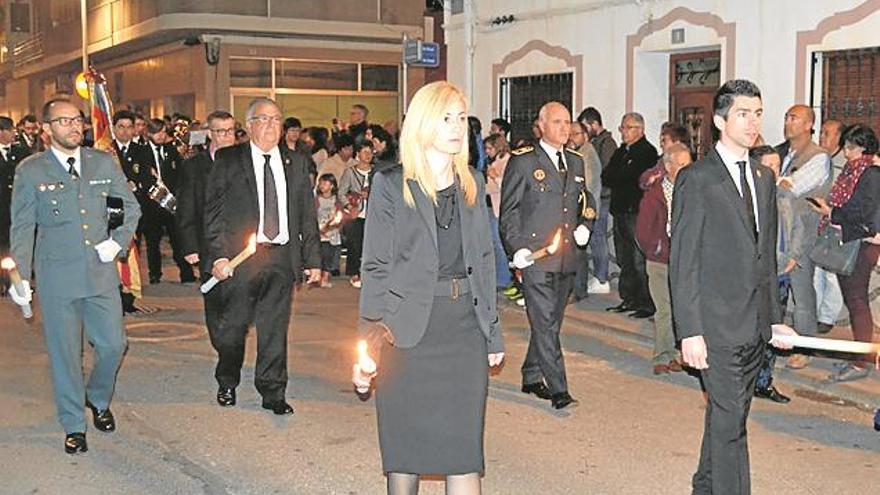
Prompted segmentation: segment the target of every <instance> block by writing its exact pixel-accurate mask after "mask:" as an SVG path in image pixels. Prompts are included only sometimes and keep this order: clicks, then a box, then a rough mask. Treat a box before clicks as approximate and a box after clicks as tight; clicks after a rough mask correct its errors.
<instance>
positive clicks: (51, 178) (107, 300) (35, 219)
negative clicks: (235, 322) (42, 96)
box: [9, 99, 140, 454]
mask: <svg viewBox="0 0 880 495" xmlns="http://www.w3.org/2000/svg"><path fill="white" fill-rule="evenodd" d="M43 130H44V131H45V132H46V133H48V134H49V136H50V137H51V139H52V145H51V146H50V148H49V149H48V150H46V151H44V152H42V153H39V154H37V155H33V156H31V157H29V158H28V159H26V160H25V161H23V162H22V163H21V164H20V165H19V166H18V169H17V170H16V174H15V186H14V188H13V191H12V228H11V232H10V237H11V247H12V257H13V260H14V261H15V262H16V264H17V266H18V269H19V270H20V272H21V275H22V279H23V282H22V286H23V287H20V288H17V287H15V286H13V287H11V288H10V291H9V293H10V295H11V296H12V298H13V300H14V301H15V302H16V304H19V305H24V304H28V303H30V300H31V290H30V284H29V282H28V281H29V280H30V278H31V273H32V268H31V267H32V266H33V267H34V268H35V269H36V271H38V272H39V274H40V287H39V295H40V305H41V307H42V315H43V333H44V335H45V339H46V347H47V349H48V351H49V363H50V364H51V368H52V385H53V388H54V390H55V404H56V406H57V408H58V419H59V421H60V422H61V426H62V427H63V428H64V431H65V433H66V438H65V441H64V450H65V451H66V452H67V453H68V454H74V453H77V452H85V451H87V450H88V446H87V444H86V436H85V431H86V420H85V407H86V406H88V407H89V408H90V409H91V410H92V413H93V421H94V425H95V428H97V429H99V430H101V431H105V432H110V431H113V430H115V429H116V422H115V420H114V418H113V413H111V412H110V400H111V398H112V396H113V388H114V386H115V384H116V373H117V371H118V370H119V365H120V363H121V361H122V355H123V353H124V352H125V349H126V346H127V343H126V338H125V334H124V332H123V328H122V303H121V301H120V299H119V274H118V272H117V269H116V263H115V261H116V259H117V258H119V257H122V258H124V257H125V252H124V250H125V247H127V246H128V245H129V243H130V242H131V238H132V235H134V230H135V227H136V226H137V222H138V219H139V218H140V208H139V207H138V203H137V201H136V200H135V198H134V195H133V194H132V193H131V189H130V188H129V186H128V184H127V182H126V180H125V175H124V174H123V173H122V169H121V168H120V166H119V165H118V164H116V163H114V162H113V160H112V158H111V157H110V155H108V154H106V153H103V152H100V151H95V150H92V149H87V148H81V147H80V142H81V141H82V136H83V119H82V117H81V115H80V113H79V109H78V108H77V107H76V106H74V105H73V104H72V103H70V102H69V101H67V100H64V99H53V100H50V101H49V102H47V103H46V105H45V106H44V107H43ZM109 197H115V198H120V199H121V200H122V204H123V208H124V210H125V217H124V220H123V223H122V225H121V226H119V227H118V228H116V229H113V230H111V231H109V235H108V216H107V199H108V198H109ZM35 235H36V242H35V239H34V237H35ZM18 289H22V290H21V291H19V290H18ZM83 330H85V333H86V337H87V338H88V341H89V343H90V344H91V345H92V346H93V347H94V349H95V351H94V353H95V358H94V366H93V367H92V372H91V375H90V377H89V380H88V384H84V383H83V367H82V352H83V349H82V341H83V338H82V332H83Z"/></svg>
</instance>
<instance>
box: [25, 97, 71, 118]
mask: <svg viewBox="0 0 880 495" xmlns="http://www.w3.org/2000/svg"><path fill="white" fill-rule="evenodd" d="M56 101H69V100H68V99H67V98H60V97H56V98H52V99H51V100H49V101H47V102H46V103H47V104H48V103H54V102H56ZM45 107H46V105H43V109H44V110H45ZM44 115H45V114H44ZM25 122H29V123H31V124H36V123H37V116H36V115H34V114H32V113H29V114H27V115H25V116H24V117H22V118H21V120H19V121H18V125H23V124H24V123H25Z"/></svg>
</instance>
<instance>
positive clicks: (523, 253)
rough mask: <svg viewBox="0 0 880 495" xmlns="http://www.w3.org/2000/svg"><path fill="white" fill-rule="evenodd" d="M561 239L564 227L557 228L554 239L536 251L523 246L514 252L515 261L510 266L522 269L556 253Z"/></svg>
mask: <svg viewBox="0 0 880 495" xmlns="http://www.w3.org/2000/svg"><path fill="white" fill-rule="evenodd" d="M561 241H562V229H557V230H556V235H554V236H553V241H552V242H551V243H550V244H548V245H547V246H544V247H542V248H541V249H538V250H537V251H534V252H532V251H530V250H528V249H525V248H523V249H520V250H519V251H517V252H516V253H514V255H513V261H511V262H510V267H511V268H519V269H520V270H522V269H523V268H526V267H529V266H531V265H533V264H534V263H535V261H537V260H539V259H541V258H545V257H547V256H550V255H552V254H554V253H556V251H557V250H558V249H559V243H560V242H561Z"/></svg>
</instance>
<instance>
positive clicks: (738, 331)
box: [669, 149, 782, 347]
mask: <svg viewBox="0 0 880 495" xmlns="http://www.w3.org/2000/svg"><path fill="white" fill-rule="evenodd" d="M750 164H751V169H752V174H753V177H754V181H755V191H754V192H753V197H754V198H755V201H756V202H757V205H758V224H759V225H758V229H759V235H758V241H757V242H755V237H754V234H753V233H752V232H751V231H750V228H749V227H748V226H747V225H748V224H747V220H746V209H745V206H744V204H743V200H742V197H741V196H740V195H739V192H738V191H737V189H736V185H735V184H734V182H733V179H732V178H731V176H730V174H729V173H728V172H727V169H726V168H725V167H724V163H723V162H722V161H721V157H720V156H719V155H718V152H717V151H716V150H714V149H713V150H712V151H711V152H710V153H709V154H708V155H707V156H706V157H705V158H703V159H702V160H699V161H697V162H696V163H694V164H693V165H691V166H689V167H686V168H684V169H683V170H682V171H681V172H679V174H678V177H677V178H676V180H675V194H674V195H673V198H672V246H671V251H670V259H669V282H670V293H671V296H672V316H673V319H674V320H675V326H676V333H677V336H678V338H679V339H684V338H687V337H692V336H695V335H703V337H704V338H705V340H706V343H707V345H709V346H720V347H732V346H737V345H741V344H746V343H752V342H755V341H756V340H757V339H758V338H759V337H760V338H762V339H763V340H764V341H765V342H767V341H769V340H770V338H771V332H770V325H771V324H774V323H780V322H781V321H782V309H781V308H780V306H779V301H778V298H777V292H778V291H777V282H776V239H777V237H776V236H777V211H776V186H775V181H774V177H773V172H771V171H770V169H768V168H766V167H763V166H761V165H758V164H757V162H755V161H754V160H752V161H751V163H750Z"/></svg>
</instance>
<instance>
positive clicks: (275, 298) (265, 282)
mask: <svg viewBox="0 0 880 495" xmlns="http://www.w3.org/2000/svg"><path fill="white" fill-rule="evenodd" d="M293 282H294V274H293V270H292V268H291V265H290V252H289V247H288V246H287V245H285V246H278V247H267V246H263V245H259V246H258V247H257V252H256V253H255V254H254V255H253V256H252V257H251V258H249V259H248V260H247V261H245V262H244V263H242V264H241V265H240V266H239V267H238V268H237V269H236V270H235V274H234V276H233V277H232V278H230V279H227V280H226V281H224V282H221V283H220V284H219V285H225V287H223V288H222V289H221V292H220V294H219V295H220V297H219V298H218V300H215V301H211V302H210V303H209V302H208V301H207V300H206V301H205V303H206V308H205V309H206V320H207V319H208V313H207V311H208V310H209V308H208V306H211V308H210V311H211V312H212V315H211V318H212V322H208V323H207V324H208V329H209V331H211V327H212V326H213V327H214V329H213V331H211V344H212V345H213V346H214V349H215V350H216V351H217V357H218V359H217V368H216V371H215V373H214V376H215V377H216V378H217V383H218V384H219V385H220V386H221V387H231V388H235V387H237V386H238V385H239V383H240V382H241V366H242V363H243V362H244V347H245V339H246V337H247V332H248V328H249V327H250V325H251V324H253V325H254V326H255V327H256V331H257V362H256V368H255V370H254V385H256V387H257V391H258V392H259V393H260V395H262V396H263V400H264V401H266V402H271V401H275V400H283V399H284V396H285V391H286V389H287V325H288V324H289V323H290V297H291V291H292V288H293ZM212 292H213V291H212ZM215 303H216V304H215ZM218 306H219V307H218ZM221 309H222V314H221V311H220V310H221Z"/></svg>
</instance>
